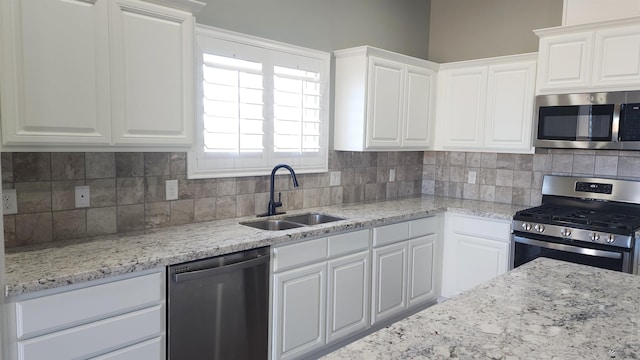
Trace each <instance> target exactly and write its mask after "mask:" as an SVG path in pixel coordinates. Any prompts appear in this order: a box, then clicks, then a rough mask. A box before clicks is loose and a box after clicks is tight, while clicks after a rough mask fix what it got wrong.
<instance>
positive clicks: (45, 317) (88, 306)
mask: <svg viewBox="0 0 640 360" xmlns="http://www.w3.org/2000/svg"><path fill="white" fill-rule="evenodd" d="M164 297H165V292H164V273H163V272H158V273H153V274H149V275H144V276H139V277H134V278H131V279H126V280H119V281H114V282H112V283H107V284H100V285H95V286H90V287H86V288H82V289H78V290H72V291H68V292H63V293H59V294H55V295H50V296H44V297H40V298H35V299H30V300H25V301H20V302H17V303H16V320H17V321H16V322H17V331H18V332H17V336H18V339H19V340H20V339H24V338H28V337H32V336H35V335H39V334H43V333H45V332H51V331H56V330H60V329H64V328H68V327H71V326H76V325H81V324H85V323H87V322H90V321H95V320H99V319H103V318H106V317H108V316H113V315H117V314H121V313H124V312H127V311H131V310H135V309H140V308H143V307H145V306H148V305H152V304H156V303H159V302H161V301H164Z"/></svg>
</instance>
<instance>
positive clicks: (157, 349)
mask: <svg viewBox="0 0 640 360" xmlns="http://www.w3.org/2000/svg"><path fill="white" fill-rule="evenodd" d="M165 346H166V345H165V340H164V336H158V337H156V338H153V339H151V340H147V341H143V342H141V343H139V344H135V345H131V346H127V347H126V348H124V349H120V350H116V351H114V352H110V353H108V354H105V355H102V356H98V357H95V358H91V359H92V360H141V359H149V360H164V359H165V358H166V356H165V351H164V349H165Z"/></svg>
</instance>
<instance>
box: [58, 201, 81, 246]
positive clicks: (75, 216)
mask: <svg viewBox="0 0 640 360" xmlns="http://www.w3.org/2000/svg"><path fill="white" fill-rule="evenodd" d="M52 216H53V239H54V240H65V239H77V238H80V237H84V236H87V217H86V210H85V209H82V210H67V211H54V212H53V213H52Z"/></svg>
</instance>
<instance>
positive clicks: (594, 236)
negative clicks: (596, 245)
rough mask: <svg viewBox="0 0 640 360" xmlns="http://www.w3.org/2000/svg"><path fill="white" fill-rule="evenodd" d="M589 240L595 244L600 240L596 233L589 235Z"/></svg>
mask: <svg viewBox="0 0 640 360" xmlns="http://www.w3.org/2000/svg"><path fill="white" fill-rule="evenodd" d="M589 238H590V239H591V241H593V242H597V241H598V240H600V234H598V233H591V235H589Z"/></svg>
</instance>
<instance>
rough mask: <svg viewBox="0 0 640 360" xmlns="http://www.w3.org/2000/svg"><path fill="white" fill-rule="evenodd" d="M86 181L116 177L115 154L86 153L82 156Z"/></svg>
mask: <svg viewBox="0 0 640 360" xmlns="http://www.w3.org/2000/svg"><path fill="white" fill-rule="evenodd" d="M84 166H85V172H86V175H85V176H86V178H87V179H104V178H114V177H116V154H115V153H109V152H88V153H85V156H84Z"/></svg>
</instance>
